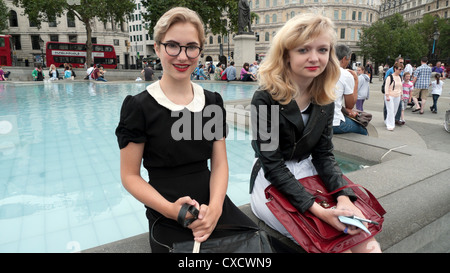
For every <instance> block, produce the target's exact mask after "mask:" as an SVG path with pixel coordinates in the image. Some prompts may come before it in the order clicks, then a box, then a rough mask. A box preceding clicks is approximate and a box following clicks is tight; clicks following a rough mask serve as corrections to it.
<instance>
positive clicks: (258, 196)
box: [250, 156, 317, 243]
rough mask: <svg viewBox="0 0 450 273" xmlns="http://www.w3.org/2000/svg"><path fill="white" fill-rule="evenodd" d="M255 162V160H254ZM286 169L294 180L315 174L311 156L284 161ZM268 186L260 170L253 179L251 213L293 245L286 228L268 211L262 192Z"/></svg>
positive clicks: (268, 183)
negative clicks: (300, 159) (299, 159)
mask: <svg viewBox="0 0 450 273" xmlns="http://www.w3.org/2000/svg"><path fill="white" fill-rule="evenodd" d="M255 162H256V160H255ZM255 162H253V164H254V163H255ZM285 163H286V167H287V168H288V169H289V170H290V171H291V173H292V174H293V175H294V177H295V178H296V179H300V178H304V177H308V176H313V175H316V174H317V171H316V168H315V167H314V165H313V164H312V162H311V156H310V157H308V158H306V159H304V160H302V161H300V162H297V161H286V162H285ZM269 185H270V182H269V181H267V179H266V178H265V177H264V171H263V169H262V168H261V169H260V170H259V172H258V175H257V176H256V179H255V185H254V186H253V191H252V194H251V195H250V204H251V208H252V211H253V213H254V214H255V215H256V217H258V218H259V219H260V220H262V221H264V223H266V224H267V225H268V226H269V227H271V228H273V229H275V230H276V231H278V232H280V233H281V234H283V235H284V236H286V237H288V238H289V239H291V240H293V241H294V242H295V243H297V242H296V241H295V239H294V238H293V237H292V235H291V234H289V232H288V231H287V230H286V228H285V227H284V226H283V225H282V224H281V223H280V221H278V219H277V218H276V217H275V216H274V215H273V213H272V212H271V211H270V210H269V208H268V207H267V205H266V203H267V202H268V200H267V199H266V195H265V194H264V190H265V189H266V188H267V187H268V186H269Z"/></svg>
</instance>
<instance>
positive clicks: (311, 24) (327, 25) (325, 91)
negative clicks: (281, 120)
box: [258, 14, 340, 105]
mask: <svg viewBox="0 0 450 273" xmlns="http://www.w3.org/2000/svg"><path fill="white" fill-rule="evenodd" d="M321 34H327V36H329V37H330V38H331V44H330V52H329V54H330V55H329V61H328V64H327V66H326V68H325V70H324V71H323V72H322V73H321V74H320V75H319V76H317V77H316V78H314V80H313V81H312V83H311V85H310V86H309V88H308V90H309V93H310V95H311V97H312V100H313V102H314V103H316V104H319V105H325V104H329V103H331V102H333V101H334V98H335V92H334V90H335V88H336V82H337V81H338V80H339V76H340V70H339V61H338V59H337V57H336V54H335V49H334V46H335V44H336V31H335V30H334V23H333V22H332V21H331V20H330V19H329V18H327V17H324V16H322V15H318V14H299V15H297V16H295V17H293V18H292V19H291V20H289V21H288V22H286V24H285V25H284V26H283V27H282V28H281V29H280V30H279V31H278V33H277V34H276V35H275V37H274V39H273V42H272V45H271V47H270V49H269V51H268V53H267V57H266V59H264V61H263V62H262V63H261V66H260V68H259V72H258V74H259V75H258V79H259V84H260V87H261V89H262V90H267V91H268V92H269V93H270V94H271V95H272V98H273V99H274V100H276V101H278V102H280V103H281V104H288V103H289V102H290V101H291V100H292V98H293V97H295V95H296V94H297V92H298V89H297V86H296V84H295V83H294V82H293V80H292V76H291V75H292V72H291V69H290V66H289V64H288V58H287V57H288V54H289V51H290V50H292V49H294V48H296V47H298V46H299V45H303V44H307V43H309V42H312V41H313V40H314V39H316V38H317V37H318V36H319V35H321Z"/></svg>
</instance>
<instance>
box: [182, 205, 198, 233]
mask: <svg viewBox="0 0 450 273" xmlns="http://www.w3.org/2000/svg"><path fill="white" fill-rule="evenodd" d="M188 212H189V213H190V214H192V216H194V217H192V218H188V219H186V214H187V213H188ZM198 212H199V211H198V209H197V208H196V207H194V206H192V205H189V204H187V203H186V204H183V205H182V206H181V209H180V211H179V212H178V217H177V222H178V223H179V224H180V225H182V226H183V227H187V226H189V225H190V224H191V223H192V222H194V221H195V220H197V218H198Z"/></svg>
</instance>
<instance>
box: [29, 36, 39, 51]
mask: <svg viewBox="0 0 450 273" xmlns="http://www.w3.org/2000/svg"><path fill="white" fill-rule="evenodd" d="M39 38H40V37H39V35H31V48H32V49H34V50H40V49H41V47H40V46H39Z"/></svg>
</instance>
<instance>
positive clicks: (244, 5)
mask: <svg viewBox="0 0 450 273" xmlns="http://www.w3.org/2000/svg"><path fill="white" fill-rule="evenodd" d="M251 25H252V20H251V15H250V6H249V5H248V1H247V0H239V18H238V34H253V32H252V26H251ZM246 27H248V32H246V31H245V28H246Z"/></svg>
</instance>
